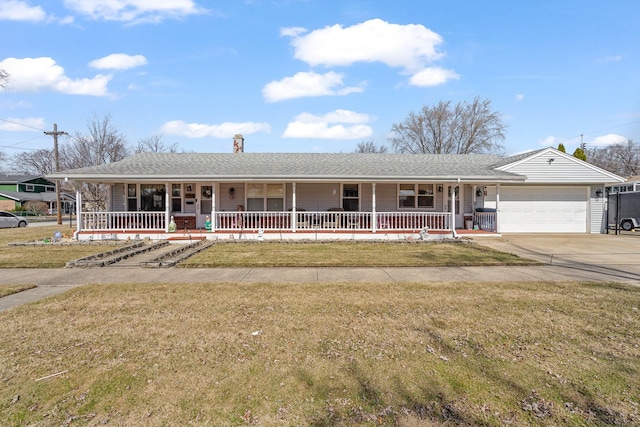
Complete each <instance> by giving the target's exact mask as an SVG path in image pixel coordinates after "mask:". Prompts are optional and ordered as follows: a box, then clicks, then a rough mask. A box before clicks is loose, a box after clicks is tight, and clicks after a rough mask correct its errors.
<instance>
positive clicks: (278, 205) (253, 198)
mask: <svg viewBox="0 0 640 427" xmlns="http://www.w3.org/2000/svg"><path fill="white" fill-rule="evenodd" d="M265 207H266V210H267V211H283V210H284V185H282V184H247V210H248V211H264V210H265Z"/></svg>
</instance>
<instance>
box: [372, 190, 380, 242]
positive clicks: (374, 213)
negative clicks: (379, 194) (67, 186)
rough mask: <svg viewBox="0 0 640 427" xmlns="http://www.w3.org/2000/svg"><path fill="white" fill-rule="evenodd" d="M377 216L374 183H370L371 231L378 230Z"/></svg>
mask: <svg viewBox="0 0 640 427" xmlns="http://www.w3.org/2000/svg"><path fill="white" fill-rule="evenodd" d="M377 224H378V214H376V183H375V182H372V183H371V231H373V232H374V233H375V232H376V230H377V229H378V226H377Z"/></svg>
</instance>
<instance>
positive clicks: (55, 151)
mask: <svg viewBox="0 0 640 427" xmlns="http://www.w3.org/2000/svg"><path fill="white" fill-rule="evenodd" d="M44 134H45V135H50V136H53V158H54V161H55V168H56V170H55V171H56V173H58V172H59V171H60V156H59V155H58V135H69V134H68V133H67V132H64V131H60V132H58V124H57V123H54V124H53V132H45V133H44ZM60 205H61V204H60V180H58V179H56V211H57V218H58V225H62V211H61V210H60Z"/></svg>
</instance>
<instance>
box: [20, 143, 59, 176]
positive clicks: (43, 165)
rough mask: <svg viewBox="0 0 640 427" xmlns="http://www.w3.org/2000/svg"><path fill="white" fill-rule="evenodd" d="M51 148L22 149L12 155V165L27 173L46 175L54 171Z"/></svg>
mask: <svg viewBox="0 0 640 427" xmlns="http://www.w3.org/2000/svg"><path fill="white" fill-rule="evenodd" d="M54 163H55V162H54V155H53V150H47V149H46V148H42V149H40V150H35V151H23V152H22V153H18V154H16V155H14V156H13V165H14V166H13V167H14V169H15V170H16V171H18V172H20V173H24V174H27V175H47V174H50V173H52V172H55V164H54Z"/></svg>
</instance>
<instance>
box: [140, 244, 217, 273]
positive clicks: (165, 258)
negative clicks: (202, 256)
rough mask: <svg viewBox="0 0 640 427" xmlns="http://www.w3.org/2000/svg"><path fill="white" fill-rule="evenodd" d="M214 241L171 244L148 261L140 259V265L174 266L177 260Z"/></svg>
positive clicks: (181, 259) (208, 245)
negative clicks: (169, 247)
mask: <svg viewBox="0 0 640 427" xmlns="http://www.w3.org/2000/svg"><path fill="white" fill-rule="evenodd" d="M214 243H215V242H214V241H212V240H198V241H196V242H193V243H189V244H184V243H181V244H175V245H174V244H172V245H171V246H172V247H174V248H173V249H171V250H169V251H168V252H165V253H163V254H162V255H160V256H157V257H155V258H153V259H151V260H149V261H141V262H140V267H146V268H162V267H175V266H176V265H177V264H178V263H179V262H181V261H184V260H185V259H187V258H189V257H192V256H193V255H195V254H197V253H198V252H200V251H203V250H205V249H207V248H208V247H210V246H212V245H213V244H214Z"/></svg>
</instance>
